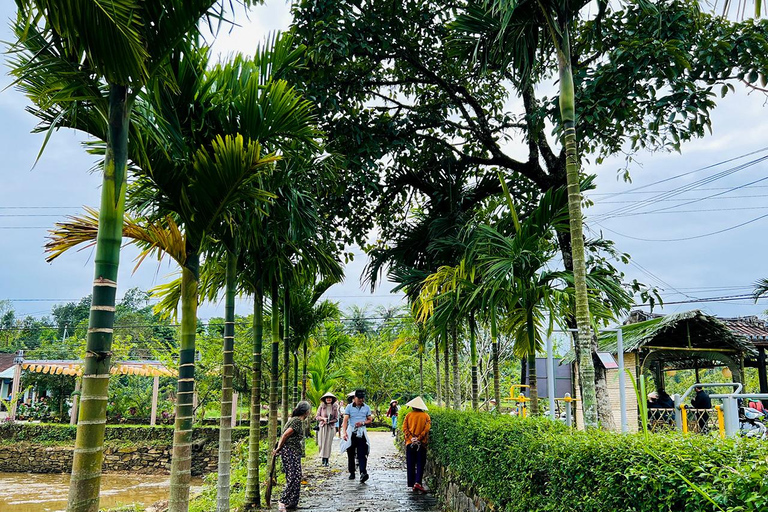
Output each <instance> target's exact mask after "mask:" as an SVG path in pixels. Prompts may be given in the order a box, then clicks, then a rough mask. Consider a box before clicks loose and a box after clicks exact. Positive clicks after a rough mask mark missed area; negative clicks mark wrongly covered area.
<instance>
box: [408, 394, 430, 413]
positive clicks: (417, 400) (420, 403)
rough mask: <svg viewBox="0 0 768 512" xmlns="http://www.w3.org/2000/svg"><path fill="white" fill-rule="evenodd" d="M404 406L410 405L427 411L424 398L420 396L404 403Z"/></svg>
mask: <svg viewBox="0 0 768 512" xmlns="http://www.w3.org/2000/svg"><path fill="white" fill-rule="evenodd" d="M405 406H406V407H410V408H412V409H421V410H422V411H428V410H429V409H427V404H425V403H424V400H422V399H421V397H420V396H417V397H416V398H414V399H413V400H411V401H410V402H408V403H407V404H405Z"/></svg>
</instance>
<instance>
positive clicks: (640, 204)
mask: <svg viewBox="0 0 768 512" xmlns="http://www.w3.org/2000/svg"><path fill="white" fill-rule="evenodd" d="M765 160H768V155H766V156H762V157H760V158H757V159H755V160H751V161H749V162H746V163H743V164H741V165H738V166H736V167H731V168H728V169H726V170H724V171H720V172H718V173H717V174H714V175H712V176H708V177H706V178H702V179H700V180H697V181H694V182H692V183H689V184H687V185H683V186H681V187H677V188H674V189H672V190H670V191H668V192H665V193H663V194H659V195H656V196H653V197H649V198H646V199H642V200H640V201H636V202H633V203H632V204H630V205H628V206H624V207H620V208H616V209H614V210H611V211H609V212H606V213H603V214H600V215H599V216H600V217H606V218H608V217H611V216H613V215H616V214H620V213H627V212H630V211H635V210H639V209H640V208H643V207H644V206H648V205H651V204H655V203H657V202H660V201H662V200H665V199H669V198H671V197H674V196H678V195H680V194H684V193H686V192H690V191H692V190H696V189H697V188H699V187H701V186H702V185H707V184H709V183H712V182H714V181H717V180H720V179H722V178H725V177H727V176H730V175H732V174H735V173H737V172H740V171H743V170H744V169H747V168H749V167H752V166H753V165H757V164H758V163H760V162H763V161H765ZM759 181H762V180H759ZM716 195H720V194H716ZM610 197H612V196H609V198H610Z"/></svg>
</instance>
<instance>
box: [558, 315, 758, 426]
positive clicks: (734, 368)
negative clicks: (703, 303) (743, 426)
mask: <svg viewBox="0 0 768 512" xmlns="http://www.w3.org/2000/svg"><path fill="white" fill-rule="evenodd" d="M621 330H622V339H623V344H624V354H623V358H624V366H625V368H626V369H627V370H628V371H629V372H630V374H631V375H632V376H633V377H634V380H635V381H636V382H639V380H640V377H641V376H643V375H645V373H646V372H649V373H650V374H651V375H653V377H654V381H655V383H656V386H657V387H658V388H662V387H664V378H665V375H666V372H667V371H670V370H686V369H691V370H697V371H698V370H699V369H705V368H715V367H720V366H725V367H728V368H729V369H730V372H731V375H732V379H733V381H734V382H741V381H742V380H743V378H742V374H743V366H742V365H743V364H744V362H745V361H750V360H755V359H756V358H757V360H759V356H760V353H759V351H758V349H757V347H756V346H755V344H754V343H753V342H752V341H750V340H749V339H748V337H747V336H746V335H745V334H744V333H742V332H740V331H739V330H738V328H737V326H734V325H733V324H732V323H731V324H729V321H728V320H727V319H719V318H716V317H714V316H711V315H707V314H705V313H703V312H702V311H700V310H692V311H685V312H682V313H676V314H672V315H666V316H662V315H652V314H649V313H645V312H642V311H633V312H632V313H631V314H630V316H629V319H628V320H627V322H625V324H624V325H623V327H622V329H621ZM766 335H768V332H767V333H766ZM763 341H764V342H765V343H766V346H768V339H767V340H763ZM598 347H599V348H598V350H599V351H601V352H608V353H610V354H612V355H613V356H614V357H618V354H617V352H618V351H617V335H616V332H615V331H605V332H602V333H600V335H599V337H598ZM573 359H574V356H573V353H572V352H571V353H570V354H569V355H568V356H566V358H565V359H564V361H565V362H571V361H573ZM763 360H764V355H763ZM606 376H607V386H608V395H609V396H610V400H611V405H612V409H613V411H614V418H615V419H616V423H618V418H619V415H620V413H621V408H620V406H619V399H618V396H619V389H618V386H619V384H618V381H619V379H618V370H616V369H606ZM575 388H576V389H575V393H576V394H575V396H577V397H579V396H580V391H579V389H578V382H576V383H575ZM625 393H626V397H627V401H626V403H627V406H626V407H627V408H626V410H627V421H628V427H629V429H630V430H636V429H637V428H638V427H639V423H638V412H639V409H638V403H637V394H636V392H635V389H634V386H633V383H632V379H629V378H627V379H626V383H625ZM576 416H577V424H578V425H583V424H584V423H583V411H582V408H581V402H577V407H576ZM617 428H619V427H618V426H617Z"/></svg>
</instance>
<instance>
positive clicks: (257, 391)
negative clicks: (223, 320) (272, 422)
mask: <svg viewBox="0 0 768 512" xmlns="http://www.w3.org/2000/svg"><path fill="white" fill-rule="evenodd" d="M263 342H264V288H263V286H262V284H261V283H259V284H258V285H257V286H256V293H255V296H254V300H253V368H252V369H251V374H252V381H251V425H250V427H249V428H248V476H247V477H246V481H245V504H244V509H245V510H248V511H251V510H258V509H260V508H261V492H260V489H259V469H260V467H259V466H260V462H261V459H260V456H261V454H260V453H259V449H260V447H259V444H260V443H261V347H262V345H263ZM270 446H271V445H270Z"/></svg>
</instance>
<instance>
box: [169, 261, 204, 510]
mask: <svg viewBox="0 0 768 512" xmlns="http://www.w3.org/2000/svg"><path fill="white" fill-rule="evenodd" d="M190 252H191V251H190ZM199 263H200V257H199V256H198V254H197V253H196V252H191V253H190V254H189V255H188V256H187V262H186V265H184V267H182V269H181V350H179V379H178V384H177V392H176V422H175V426H174V432H173V457H172V459H171V496H170V500H169V503H168V512H187V510H188V509H189V480H190V477H191V471H192V420H193V419H194V418H193V414H194V410H193V406H192V400H193V395H194V394H195V333H196V331H197V300H198V298H197V285H198V271H199V269H198V267H199Z"/></svg>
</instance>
